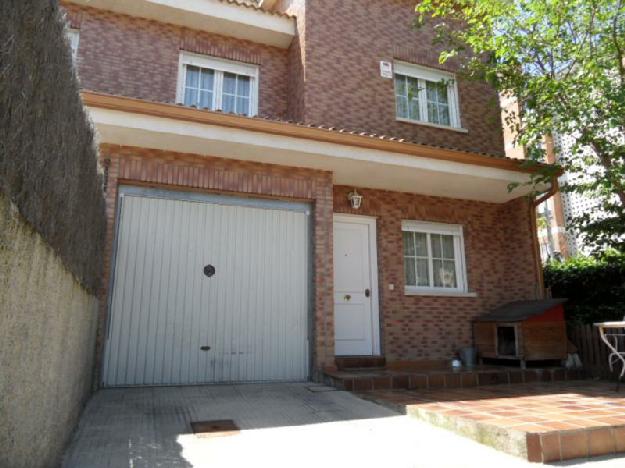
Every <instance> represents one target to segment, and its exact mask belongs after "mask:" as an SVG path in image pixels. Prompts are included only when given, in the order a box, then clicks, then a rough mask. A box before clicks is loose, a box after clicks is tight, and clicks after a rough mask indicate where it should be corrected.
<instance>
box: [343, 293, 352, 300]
mask: <svg viewBox="0 0 625 468" xmlns="http://www.w3.org/2000/svg"><path fill="white" fill-rule="evenodd" d="M351 298H352V296H351V295H350V294H345V296H343V299H345V300H346V301H349V300H350V299H351Z"/></svg>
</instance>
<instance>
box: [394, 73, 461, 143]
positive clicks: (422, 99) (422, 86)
mask: <svg viewBox="0 0 625 468" xmlns="http://www.w3.org/2000/svg"><path fill="white" fill-rule="evenodd" d="M395 75H404V76H409V77H412V78H416V79H417V80H419V115H420V116H421V120H416V119H408V118H405V117H399V116H398V115H397V103H395V118H396V119H397V120H398V121H400V122H410V123H417V124H422V125H428V126H432V127H439V128H448V129H455V130H459V131H464V132H466V130H465V129H463V128H461V121H460V105H459V95H458V80H456V76H455V75H454V74H453V73H449V72H444V71H441V70H434V69H432V68H426V67H422V66H419V65H415V64H412V63H406V62H395V63H394V71H393V87H395V86H396V84H395ZM443 80H445V81H447V82H448V84H447V104H448V106H449V125H441V124H437V123H433V122H429V121H428V120H427V119H428V103H427V94H426V81H433V82H435V83H440V82H441V81H443ZM394 96H395V101H397V90H396V89H395V94H394Z"/></svg>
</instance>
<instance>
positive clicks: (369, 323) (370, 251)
mask: <svg viewBox="0 0 625 468" xmlns="http://www.w3.org/2000/svg"><path fill="white" fill-rule="evenodd" d="M377 268H378V265H377V253H376V234H375V219H374V218H368V217H363V216H348V215H335V216H334V338H335V344H334V346H335V354H336V355H337V356H371V355H375V354H379V353H380V320H379V310H378V275H377Z"/></svg>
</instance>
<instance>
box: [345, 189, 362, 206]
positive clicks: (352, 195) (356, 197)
mask: <svg viewBox="0 0 625 468" xmlns="http://www.w3.org/2000/svg"><path fill="white" fill-rule="evenodd" d="M347 199H348V200H349V203H350V204H351V205H352V209H354V210H357V209H358V208H360V205H361V204H362V195H360V194H359V193H358V191H357V190H356V189H354V191H353V192H349V195H347Z"/></svg>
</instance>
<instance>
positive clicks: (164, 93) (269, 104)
mask: <svg viewBox="0 0 625 468" xmlns="http://www.w3.org/2000/svg"><path fill="white" fill-rule="evenodd" d="M65 8H66V10H67V11H68V13H69V14H68V16H69V19H70V24H71V25H72V26H73V27H76V28H79V29H80V43H79V47H78V71H79V75H80V82H81V85H82V87H83V88H85V89H89V90H93V91H100V92H104V93H110V94H119V95H123V96H130V97H136V98H141V99H148V100H152V101H160V102H174V101H175V99H176V84H177V80H178V58H179V54H180V50H187V51H190V52H195V53H199V54H206V55H211V56H215V57H221V58H225V59H229V60H236V61H241V62H246V63H253V64H256V65H258V66H259V67H260V87H259V114H261V115H267V116H271V117H275V118H284V117H285V116H286V107H287V88H288V60H289V54H288V51H286V50H283V49H279V48H276V47H270V46H265V45H262V44H256V43H253V42H250V41H244V40H240V39H235V38H229V37H224V36H219V35H216V34H210V33H205V32H201V31H195V30H191V29H186V28H182V27H178V26H174V25H169V24H165V23H158V22H155V21H150V20H145V19H142V18H134V17H130V16H124V15H119V14H115V13H111V12H107V11H104V10H97V9H93V8H79V7H76V6H75V5H70V4H66V5H65Z"/></svg>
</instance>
